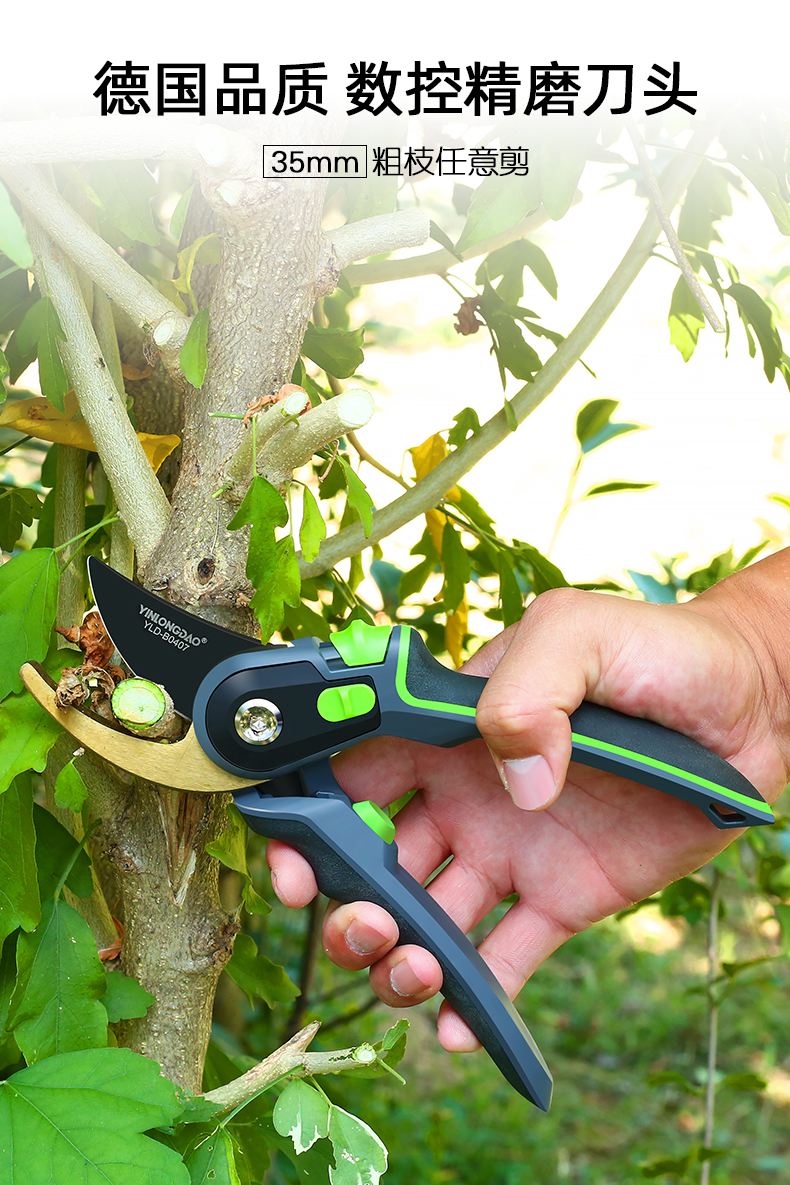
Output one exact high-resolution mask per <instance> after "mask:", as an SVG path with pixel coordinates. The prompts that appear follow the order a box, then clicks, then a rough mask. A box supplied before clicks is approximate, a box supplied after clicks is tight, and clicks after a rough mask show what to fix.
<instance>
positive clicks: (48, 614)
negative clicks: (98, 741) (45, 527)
mask: <svg viewBox="0 0 790 1185" xmlns="http://www.w3.org/2000/svg"><path fill="white" fill-rule="evenodd" d="M59 580H60V572H59V569H58V563H57V556H56V554H55V552H54V551H53V550H52V549H51V548H49V547H40V548H35V549H34V550H33V551H24V552H22V553H21V555H15V556H14V557H13V559H10V560H9V561H8V563H7V564H3V566H2V568H0V637H2V639H3V658H2V665H0V699H4V698H5V696H7V695H8V693H9V692H10V691H14V692H15V691H19V690H20V689H21V687H22V680H21V679H20V677H19V668H20V667H21V666H22V663H24V662H41V660H42V659H43V658H44V656H45V655H46V653H47V649H48V648H49V643H50V640H51V637H52V629H53V626H54V625H55V613H56V610H57V603H58V584H59Z"/></svg>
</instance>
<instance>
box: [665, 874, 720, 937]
mask: <svg viewBox="0 0 790 1185" xmlns="http://www.w3.org/2000/svg"><path fill="white" fill-rule="evenodd" d="M659 903H660V907H661V912H662V914H663V915H664V917H665V918H685V919H686V921H687V922H688V923H689V924H690V925H692V926H693V925H695V924H696V923H697V922H700V921H702V919H703V918H704V917H707V915H708V911H709V909H710V889H709V888H708V886H707V885H706V884H704V883H703V882H702V881H698V880H694V878H693V877H690V876H684V877H681V878H680V880H677V881H675V883H674V884H672V885H668V886H667V888H666V889H664V890H663V892H662V893H661V896H660V898H659Z"/></svg>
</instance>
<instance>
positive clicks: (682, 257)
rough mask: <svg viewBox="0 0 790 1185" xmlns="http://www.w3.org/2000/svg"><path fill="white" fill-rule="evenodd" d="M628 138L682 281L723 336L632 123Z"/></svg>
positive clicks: (721, 328) (709, 320)
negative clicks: (681, 243) (680, 272)
mask: <svg viewBox="0 0 790 1185" xmlns="http://www.w3.org/2000/svg"><path fill="white" fill-rule="evenodd" d="M628 134H629V135H630V137H631V142H632V144H633V146H634V148H635V150H636V155H637V158H638V160H639V167H640V168H641V170H642V176H643V177H644V179H645V185H646V186H647V192H648V193H649V194H650V200H651V202H652V203H653V209H654V210H655V212H656V214H657V215H658V221H659V222H660V223H661V226H662V229H663V231H664V234H665V235H666V236H667V240H668V242H669V245H670V247H671V248H672V254H673V255H674V256H675V259H676V260H677V261H678V267H679V268H680V270H681V271H682V273H683V278H684V279H685V281H686V283H687V284H688V286H689V288H690V289H691V291H692V292H693V294H694V299H695V300H696V302H697V304H698V305H699V307H700V309H701V310H702V312H703V314H704V316H705V320H706V321H707V322H708V324H709V325H710V327H711V329H712V330H713V332H714V333H724V326H723V325H722V323H721V321H720V320H719V318H718V317H717V316H716V313H715V311H714V309H713V306H712V305H711V303H710V301H709V300H708V298H707V296H706V295H705V293H704V292H703V290H702V285H701V284H700V282H699V280H698V279H697V276H696V273H695V271H694V268H693V267H692V266H691V264H690V263H689V260H688V256H687V255H686V252H685V251H684V250H683V248H682V246H681V245H680V239H679V238H678V236H677V234H676V232H675V228H674V226H673V225H672V222H671V221H670V217H669V214H668V213H667V210H666V207H665V205H664V199H663V197H662V195H661V189H660V188H659V184H658V181H657V180H656V175H655V173H654V172H653V166H652V165H651V164H650V161H649V159H648V155H647V153H646V152H645V142H644V140H643V139H642V137H641V136H640V135H639V132H638V131H637V129H636V127H635V125H634V123H633V121H629V126H628Z"/></svg>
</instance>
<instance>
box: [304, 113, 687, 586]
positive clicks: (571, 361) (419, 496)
mask: <svg viewBox="0 0 790 1185" xmlns="http://www.w3.org/2000/svg"><path fill="white" fill-rule="evenodd" d="M709 140H710V133H702V132H700V133H698V134H697V135H696V136H695V137H694V139H693V140H692V142H691V145H690V149H691V150H692V151H690V152H689V153H688V154H683V155H681V156H679V157H677V158H676V159H675V160H674V161H673V162H672V163H671V164H670V166H669V167H668V169H667V170H666V173H665V177H664V181H665V183H664V185H663V187H662V193H663V198H664V205H665V207H666V208H667V209H668V210H671V209H672V208H673V207H674V206H675V205H676V204H677V202H678V201H679V200H680V198H681V197H682V195H683V193H684V192H685V190H686V188H687V186H688V184H689V182H690V181H691V178H692V177H693V176H694V173H695V172H696V170H697V168H698V167H699V164H700V159H701V158H700V157H699V156H697V155H696V153H697V152H698V151H700V149H701V148H704V147H705V146H706V145H707V144H708V142H709ZM659 230H660V223H659V220H658V216H657V214H656V212H655V210H654V209H653V208H652V207H651V209H650V210H649V211H648V213H647V216H646V217H645V220H644V222H643V223H642V226H641V227H640V229H639V231H638V232H637V234H636V237H635V238H634V240H633V242H632V243H631V245H630V247H629V248H628V250H627V251H626V253H625V255H624V256H623V258H622V260H621V261H620V263H619V264H618V266H617V267H616V268H615V270H614V272H613V273H612V275H611V277H610V278H609V280H608V281H607V283H606V284H605V285H604V287H603V288H602V289H601V291H600V292H599V294H598V295H597V296H596V298H595V300H594V301H593V302H592V304H591V305H590V307H589V308H588V309H587V311H586V312H585V313H584V315H583V316H582V318H581V320H580V321H579V322H578V323H577V324H576V325H575V326H574V328H573V329H572V330H571V332H570V333H569V334H568V336H567V337H566V338H565V340H564V341H563V342H562V344H561V345H560V346H559V347H558V349H557V350H556V351H555V352H554V354H552V356H551V358H549V360H548V362H547V363H546V365H545V366H544V367H543V369H542V370H541V371H540V373H539V374H538V375H537V376H536V378H535V381H534V382H532V383H528V384H526V385H525V386H524V387H522V388H521V390H520V391H518V392H517V393H516V394H515V395H514V396H513V398H512V400H511V401H510V405H511V407H512V409H513V412H514V413H515V416H516V419H517V420H518V423H519V424H521V423H523V421H524V420H525V419H526V418H527V416H529V415H531V414H532V412H533V411H534V410H535V408H536V407H538V406H539V405H540V404H541V403H542V402H543V400H544V399H546V397H547V396H548V395H550V394H551V392H552V391H553V390H554V388H555V387H556V386H557V384H558V383H559V382H560V380H561V379H563V378H564V377H565V375H566V374H567V373H568V371H569V370H570V369H571V367H573V366H574V365H575V364H576V363H577V362H578V360H579V359H580V358H581V356H582V354H583V353H584V351H585V350H586V349H587V347H588V346H589V345H590V343H591V342H592V341H593V340H594V338H595V337H596V335H597V334H598V333H599V332H600V330H601V329H602V328H603V326H604V325H605V324H606V322H607V321H608V320H609V317H610V316H611V315H612V313H613V312H614V310H615V309H616V308H617V306H618V304H619V303H620V301H621V300H622V298H623V296H624V295H625V293H626V292H627V291H628V289H629V288H630V286H631V284H632V283H633V282H634V280H635V279H636V277H637V276H638V275H639V272H640V271H641V270H642V268H643V267H644V265H645V263H647V261H648V259H649V258H650V256H651V253H652V250H653V247H654V246H655V242H656V238H657V235H658V232H659ZM509 434H510V428H509V426H508V422H507V417H506V415H505V412H504V410H502V411H500V412H497V414H496V415H495V416H492V417H491V419H490V420H488V421H487V422H486V423H485V424H484V425H483V428H482V431H480V432H479V433H478V434H477V435H476V436H473V437H472V438H471V439H470V440H469V441H467V443H466V444H465V445H463V447H461V448H459V449H456V450H455V451H454V452H452V453H450V454H449V456H447V457H445V459H444V460H443V461H441V462H440V463H439V464H438V465H437V466H436V468H435V469H432V470H431V472H430V473H429V474H428V475H427V477H424V478H423V479H422V481H419V482H417V484H416V485H414V486H412V488H411V489H410V490H408V491H407V492H406V493H405V494H402V495H401V496H400V497H399V498H396V499H395V500H394V501H393V502H390V503H389V505H387V506H385V507H384V508H383V510H379V511H377V512H376V513H375V514H374V515H373V526H372V530H371V533H370V535H369V536H367V537H366V536H365V533H364V530H363V527H362V524H361V523H354V524H353V525H352V526H350V527H346V528H345V529H344V530H342V531H339V532H338V534H337V535H333V536H332V538H331V539H327V540H326V541H325V543H324V544H322V546H321V550H320V552H319V554H318V557H317V559H315V560H314V561H313V562H312V563H310V564H308V563H305V562H304V561H302V562H301V564H300V570H301V573H302V576H303V577H311V576H318V575H319V574H320V573H321V572H326V571H328V570H329V569H330V568H333V567H334V566H335V565H336V564H338V563H339V562H340V561H341V560H343V559H347V558H348V556H351V555H355V554H357V552H359V551H360V550H361V549H362V548H363V547H370V546H372V545H373V544H374V543H378V542H379V540H381V539H384V538H386V536H387V535H390V534H392V532H393V531H397V530H398V528H399V527H402V526H405V524H406V523H408V522H411V520H412V519H413V518H416V517H417V515H419V514H424V513H425V511H426V510H431V509H432V508H433V507H435V506H436V504H437V503H438V502H439V501H441V499H442V498H443V497H444V495H445V494H446V493H447V491H448V490H449V489H452V487H453V486H454V485H456V483H457V482H458V481H460V479H461V478H462V477H463V476H464V474H466V473H468V472H469V470H470V469H472V468H473V466H475V465H476V464H477V463H478V461H480V460H481V459H482V458H483V457H484V456H485V455H486V454H487V453H489V452H491V450H492V449H493V448H495V447H496V445H498V444H500V443H501V442H502V441H503V440H505V439H506V438H507V436H508V435H509Z"/></svg>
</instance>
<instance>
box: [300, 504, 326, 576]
mask: <svg viewBox="0 0 790 1185" xmlns="http://www.w3.org/2000/svg"><path fill="white" fill-rule="evenodd" d="M324 539H326V522H325V521H324V516H323V515H322V514H321V511H320V510H319V509H318V503H317V502H316V500H315V498H314V497H313V495H312V492H311V491H310V490H309V489H308V488H307V486H305V487H304V492H303V497H302V527H301V530H300V532H299V544H300V546H301V548H302V555H303V557H304V558H305V560H306V561H307V563H308V564H309V563H312V561H313V560H314V559H315V558H316V556H317V555H318V549H319V547H320V546H321V543H322V541H323V540H324Z"/></svg>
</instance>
